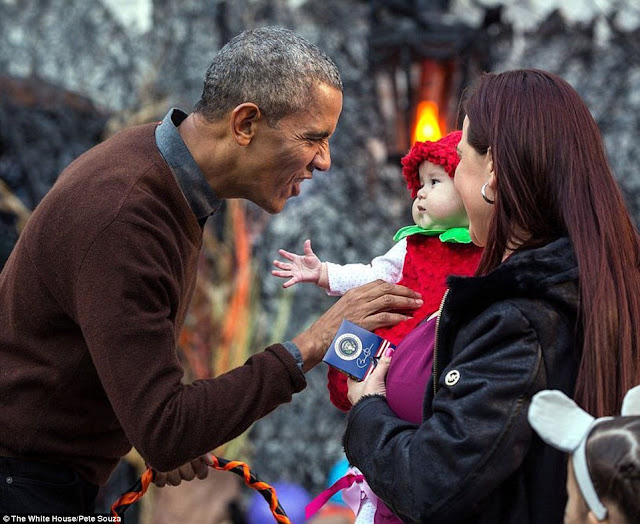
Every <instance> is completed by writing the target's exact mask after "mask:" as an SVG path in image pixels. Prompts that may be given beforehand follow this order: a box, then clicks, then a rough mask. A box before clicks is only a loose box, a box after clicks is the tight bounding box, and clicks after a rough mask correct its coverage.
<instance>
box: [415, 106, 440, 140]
mask: <svg viewBox="0 0 640 524" xmlns="http://www.w3.org/2000/svg"><path fill="white" fill-rule="evenodd" d="M440 138H442V129H441V127H440V116H439V112H438V104H436V103H435V102H432V101H431V100H423V101H422V102H420V103H419V104H418V108H417V110H416V125H415V128H414V129H413V136H412V140H411V143H412V144H415V143H416V142H424V141H425V140H429V141H432V142H433V141H436V140H438V139H440Z"/></svg>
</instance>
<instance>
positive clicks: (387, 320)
mask: <svg viewBox="0 0 640 524" xmlns="http://www.w3.org/2000/svg"><path fill="white" fill-rule="evenodd" d="M421 305H422V299H421V298H420V294H419V293H416V292H415V291H412V290H411V289H409V288H407V287H404V286H398V285H395V284H389V283H388V282H383V281H382V280H376V281H375V282H371V283H369V284H365V285H364V286H360V287H357V288H354V289H352V290H350V291H347V292H346V293H345V294H344V296H343V297H342V298H341V299H340V300H338V301H337V302H336V303H335V304H334V305H333V306H332V307H331V308H330V309H329V310H328V311H327V312H326V313H325V314H324V315H322V316H321V317H320V318H319V319H318V320H316V321H315V322H314V324H313V325H312V326H311V327H310V328H308V329H307V330H306V331H304V332H302V333H301V334H300V335H298V336H297V337H295V338H294V339H293V342H294V344H296V345H297V346H298V348H299V349H300V353H301V354H302V359H303V360H304V371H308V370H309V369H311V368H312V367H313V366H315V365H316V364H318V363H319V362H320V361H321V360H322V357H323V356H324V354H325V352H326V351H327V348H328V347H329V345H330V344H331V341H332V340H333V337H334V336H335V334H336V332H337V331H338V328H339V327H340V324H341V323H342V321H343V320H344V319H347V320H350V321H351V322H353V323H354V324H357V325H358V326H360V327H362V328H364V329H367V330H369V331H373V330H375V329H377V328H379V327H382V326H393V325H395V324H397V323H398V322H400V321H402V320H407V319H408V318H411V316H410V314H408V313H409V312H411V311H412V310H414V309H417V308H419V307H420V306H421Z"/></svg>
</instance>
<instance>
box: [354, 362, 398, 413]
mask: <svg viewBox="0 0 640 524" xmlns="http://www.w3.org/2000/svg"><path fill="white" fill-rule="evenodd" d="M392 354H393V350H391V351H389V350H387V353H385V356H384V357H382V358H381V359H380V360H379V361H378V365H377V366H376V368H375V369H374V370H373V371H372V372H371V375H369V376H368V377H367V379H366V380H363V381H362V382H358V381H357V380H353V379H351V378H349V379H347V387H348V388H349V391H348V393H347V398H348V399H349V402H351V405H355V404H356V402H358V400H360V399H361V398H362V397H364V396H365V395H382V396H384V397H386V396H387V385H386V383H385V380H386V378H387V373H388V372H389V364H390V363H391V355H392Z"/></svg>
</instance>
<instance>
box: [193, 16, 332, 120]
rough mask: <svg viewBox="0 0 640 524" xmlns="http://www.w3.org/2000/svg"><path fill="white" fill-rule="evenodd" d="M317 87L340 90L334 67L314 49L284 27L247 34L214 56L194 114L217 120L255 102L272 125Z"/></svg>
mask: <svg viewBox="0 0 640 524" xmlns="http://www.w3.org/2000/svg"><path fill="white" fill-rule="evenodd" d="M318 83H321V84H327V85H329V86H331V87H334V88H336V89H338V90H339V91H342V80H341V79H340V73H339V72H338V68H337V67H336V65H335V64H334V63H333V61H332V60H331V59H330V58H329V57H328V56H327V55H326V54H325V53H324V52H323V51H321V50H320V49H319V48H318V47H317V46H315V45H313V44H312V43H310V42H308V41H307V40H305V39H304V38H302V37H301V36H300V35H298V34H296V33H294V32H293V31H290V30H289V29H284V28H282V27H261V28H258V29H253V30H247V31H243V32H242V33H240V34H239V35H237V36H235V37H234V38H233V39H231V40H230V41H229V42H228V43H227V44H226V45H225V46H224V47H223V48H222V49H221V50H220V51H219V52H218V53H217V54H216V56H215V57H214V59H213V61H212V62H211V64H210V65H209V68H208V69H207V74H206V77H205V80H204V89H203V90H202V98H201V99H200V101H199V102H198V103H197V104H196V107H195V111H196V112H197V113H200V114H202V115H203V116H204V117H205V118H207V119H208V120H218V119H220V118H222V117H223V116H224V115H225V114H226V113H227V112H228V111H231V110H232V109H234V108H235V107H237V106H238V105H240V104H242V103H244V102H253V103H254V104H256V105H257V106H258V107H259V108H260V111H262V113H263V115H264V116H265V117H266V119H267V122H268V123H269V125H271V126H274V125H275V124H276V123H277V122H278V121H279V120H280V119H281V118H282V117H284V116H286V115H289V114H292V113H295V112H297V111H300V110H302V109H304V108H305V107H306V106H307V104H308V103H309V100H310V96H309V95H310V91H311V89H312V87H313V86H314V85H316V84H318Z"/></svg>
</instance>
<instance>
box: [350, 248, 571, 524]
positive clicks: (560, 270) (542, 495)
mask: <svg viewBox="0 0 640 524" xmlns="http://www.w3.org/2000/svg"><path fill="white" fill-rule="evenodd" d="M449 286H450V288H449V292H448V294H447V296H446V298H445V300H444V302H443V309H442V313H441V316H440V321H439V324H438V327H437V328H436V330H437V334H436V348H435V354H434V366H433V369H434V371H433V377H432V379H431V381H430V382H429V386H428V387H427V392H426V395H425V401H424V416H423V422H422V424H421V425H420V426H416V425H413V424H410V423H408V422H405V421H403V420H401V419H399V418H397V417H396V416H395V415H394V413H393V412H392V411H391V409H390V408H389V406H388V405H387V403H386V400H385V399H384V397H382V396H369V397H365V398H363V399H362V400H361V401H360V402H358V403H357V404H356V405H355V406H354V407H353V409H352V410H351V412H350V414H349V417H348V424H347V429H346V433H345V436H344V444H345V452H346V454H347V457H348V459H349V461H350V462H351V463H352V464H353V465H355V466H357V467H358V468H360V470H361V471H362V472H363V473H364V475H365V477H366V478H367V481H368V482H369V484H370V485H371V487H372V489H373V490H374V492H375V493H376V494H377V495H378V496H379V497H380V498H381V499H383V500H384V501H385V502H387V504H388V506H389V507H391V508H392V509H393V510H394V511H395V512H396V513H397V514H398V516H400V518H402V519H403V520H404V521H407V522H429V523H440V522H442V523H447V524H452V523H456V522H460V523H472V522H473V523H487V524H488V523H491V524H507V523H514V524H516V523H517V524H527V523H536V524H537V523H540V524H554V523H559V522H562V517H563V512H564V505H565V502H566V491H565V481H566V459H565V457H564V456H563V455H562V454H561V453H560V452H558V451H556V450H554V449H552V448H551V447H549V446H547V445H545V444H543V443H542V441H541V440H540V439H539V438H538V437H537V435H535V433H534V432H533V431H532V429H531V427H530V426H529V424H528V422H527V410H528V407H529V402H530V400H531V397H532V396H533V395H534V394H535V393H536V392H537V391H540V390H541V389H559V390H561V391H564V392H565V393H567V394H568V395H569V396H572V394H573V389H574V386H575V379H576V374H577V369H578V363H579V360H580V354H581V347H582V339H581V336H580V329H579V326H578V269H577V263H576V260H575V256H574V254H573V250H572V247H571V243H570V241H569V240H568V239H567V238H562V239H560V240H557V241H555V242H552V243H550V244H548V245H546V246H543V247H541V248H536V249H529V250H522V251H518V252H515V253H514V254H512V255H511V256H510V257H509V258H508V259H507V260H506V261H505V262H503V263H502V264H501V265H500V266H499V267H498V268H496V269H495V270H494V271H492V272H491V273H490V274H488V275H486V276H483V277H467V278H464V277H452V278H450V279H449ZM434 384H435V387H434Z"/></svg>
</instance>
